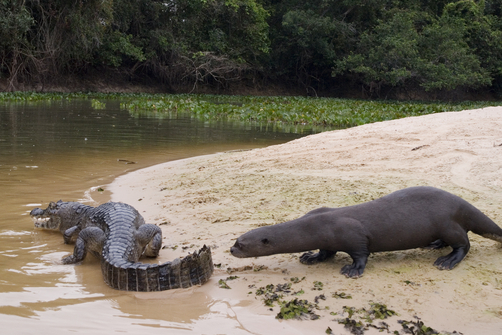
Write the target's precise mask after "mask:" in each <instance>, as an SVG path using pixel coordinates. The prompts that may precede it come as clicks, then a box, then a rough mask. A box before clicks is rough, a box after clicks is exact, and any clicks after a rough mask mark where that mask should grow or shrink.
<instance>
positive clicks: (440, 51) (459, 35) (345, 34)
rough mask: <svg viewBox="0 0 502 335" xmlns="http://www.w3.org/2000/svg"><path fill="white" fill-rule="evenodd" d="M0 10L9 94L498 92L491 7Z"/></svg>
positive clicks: (497, 35)
mask: <svg viewBox="0 0 502 335" xmlns="http://www.w3.org/2000/svg"><path fill="white" fill-rule="evenodd" d="M0 13H2V15H1V17H0V82H1V83H4V86H5V87H4V90H9V91H13V90H21V89H37V90H42V91H43V90H50V89H51V87H57V88H67V89H70V90H71V89H72V88H75V87H77V88H78V87H85V86H86V85H84V82H85V81H86V80H87V81H91V82H92V81H98V80H104V81H106V82H107V83H108V84H111V85H112V86H113V84H114V83H115V84H116V85H119V86H120V85H123V86H127V84H129V83H143V84H145V83H146V85H150V86H153V87H154V88H153V90H154V91H157V92H158V91H163V92H170V93H175V92H178V93H180V92H208V91H211V92H227V93H228V92H231V91H232V88H233V87H240V88H241V92H242V91H252V90H257V91H258V92H267V90H268V89H269V88H270V87H274V88H277V87H280V91H282V92H284V91H287V92H288V91H289V92H294V93H298V92H300V94H303V95H314V96H317V95H322V94H325V95H328V94H329V95H336V96H358V97H362V96H364V97H372V98H389V97H401V98H407V99H409V98H410V97H411V98H416V97H422V98H424V97H425V98H427V99H434V98H456V99H465V97H466V96H477V97H479V96H480V95H482V96H483V97H487V96H488V97H490V98H500V96H501V94H502V56H501V55H502V0H458V1H448V0H440V1H424V0H373V1H367V0H342V1H334V0H302V1H299V0H278V1H272V0H189V1H186V0H184V1H179V0H169V1H165V0H160V1H159V0H139V1H138V0H134V1H132V0H99V1H96V0H90V1H85V2H84V1H82V0H77V1H63V0H50V1H17V0H0ZM79 85H80V86H79ZM90 87H95V86H92V85H91V86H90ZM276 92H277V89H276V90H275V92H272V94H273V93H276Z"/></svg>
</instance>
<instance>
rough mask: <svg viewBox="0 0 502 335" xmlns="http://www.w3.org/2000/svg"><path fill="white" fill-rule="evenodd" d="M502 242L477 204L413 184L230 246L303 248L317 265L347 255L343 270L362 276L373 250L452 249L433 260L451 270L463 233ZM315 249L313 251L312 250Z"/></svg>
mask: <svg viewBox="0 0 502 335" xmlns="http://www.w3.org/2000/svg"><path fill="white" fill-rule="evenodd" d="M469 231H472V232H474V233H476V234H478V235H481V236H483V237H486V238H489V239H492V240H495V241H497V242H500V243H502V229H501V228H500V227H499V226H497V224H495V223H494V222H493V221H492V220H491V219H490V218H488V217H487V216H486V215H485V214H483V213H482V212H481V211H480V210H478V209H477V208H476V207H474V206H473V205H471V204H470V203H468V202H467V201H465V200H463V199H462V198H460V197H458V196H456V195H453V194H451V193H448V192H446V191H443V190H440V189H437V188H434V187H428V186H417V187H410V188H406V189H402V190H399V191H396V192H393V193H391V194H389V195H386V196H384V197H382V198H379V199H376V200H373V201H369V202H366V203H362V204H358V205H353V206H348V207H342V208H327V207H323V208H318V209H315V210H313V211H311V212H308V213H307V214H306V215H304V216H302V217H300V218H298V219H295V220H292V221H288V222H283V223H279V224H276V225H273V226H265V227H260V228H257V229H254V230H251V231H249V232H247V233H245V234H243V235H241V236H240V237H239V238H237V241H236V242H235V244H234V246H233V247H232V248H231V249H230V252H231V254H232V255H233V256H235V257H239V258H245V257H259V256H268V255H274V254H281V253H295V252H306V251H307V252H306V253H304V254H303V255H302V256H300V262H302V263H303V264H316V263H319V262H322V261H325V260H327V259H329V258H331V257H334V256H335V254H336V253H337V252H338V251H343V252H346V253H347V254H349V256H350V257H351V258H352V261H353V263H352V264H350V265H345V266H344V267H342V269H341V273H342V274H343V275H345V276H346V277H350V278H357V277H360V276H362V275H363V272H364V268H365V267H366V262H367V260H368V256H369V254H370V253H372V252H381V251H395V250H405V249H414V248H430V249H439V248H444V247H447V246H450V247H451V248H452V249H453V250H452V251H451V252H450V253H449V254H448V255H446V256H441V257H439V258H438V259H437V260H436V261H435V262H434V265H435V266H436V267H437V268H438V269H440V270H451V269H453V268H454V267H455V266H456V265H458V264H459V263H460V262H461V261H462V259H464V257H465V255H466V254H467V252H468V251H469V248H470V244H469V238H468V237H467V232H469ZM315 249H319V252H317V253H313V252H311V250H315Z"/></svg>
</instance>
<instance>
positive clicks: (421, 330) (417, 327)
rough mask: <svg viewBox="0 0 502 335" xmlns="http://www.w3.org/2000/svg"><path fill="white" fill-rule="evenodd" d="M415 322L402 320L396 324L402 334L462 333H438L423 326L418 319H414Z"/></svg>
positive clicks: (457, 333)
mask: <svg viewBox="0 0 502 335" xmlns="http://www.w3.org/2000/svg"><path fill="white" fill-rule="evenodd" d="M415 318H416V319H417V320H416V321H413V320H412V321H404V320H399V321H398V322H399V323H400V324H401V326H402V327H403V333H404V334H413V335H434V334H439V335H461V334H462V333H459V332H457V331H455V330H454V331H453V332H452V333H450V332H438V331H437V330H434V329H432V328H431V327H428V326H426V325H424V323H423V322H422V320H420V318H419V317H416V316H415Z"/></svg>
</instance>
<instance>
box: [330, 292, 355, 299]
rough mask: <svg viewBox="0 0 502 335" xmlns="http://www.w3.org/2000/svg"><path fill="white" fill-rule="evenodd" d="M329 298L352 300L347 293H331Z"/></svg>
mask: <svg viewBox="0 0 502 335" xmlns="http://www.w3.org/2000/svg"><path fill="white" fill-rule="evenodd" d="M331 296H332V297H333V298H336V299H352V296H351V295H348V294H347V293H345V292H340V293H338V292H335V293H332V294H331Z"/></svg>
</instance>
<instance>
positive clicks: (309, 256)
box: [300, 251, 319, 265]
mask: <svg viewBox="0 0 502 335" xmlns="http://www.w3.org/2000/svg"><path fill="white" fill-rule="evenodd" d="M300 263H302V264H305V265H312V264H317V263H319V253H315V254H314V253H313V252H312V251H309V252H306V253H304V254H303V255H301V256H300Z"/></svg>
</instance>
